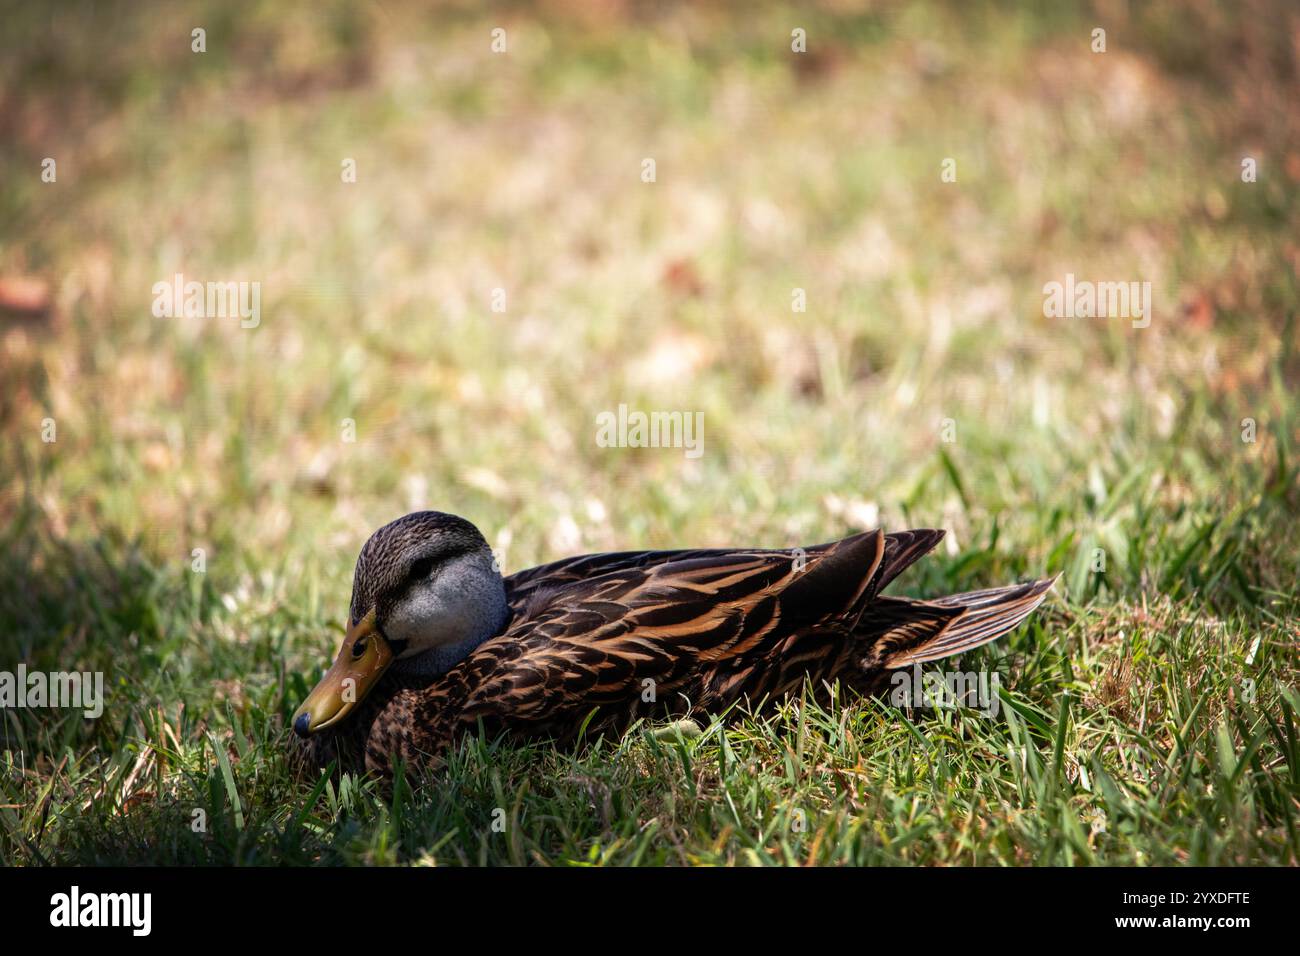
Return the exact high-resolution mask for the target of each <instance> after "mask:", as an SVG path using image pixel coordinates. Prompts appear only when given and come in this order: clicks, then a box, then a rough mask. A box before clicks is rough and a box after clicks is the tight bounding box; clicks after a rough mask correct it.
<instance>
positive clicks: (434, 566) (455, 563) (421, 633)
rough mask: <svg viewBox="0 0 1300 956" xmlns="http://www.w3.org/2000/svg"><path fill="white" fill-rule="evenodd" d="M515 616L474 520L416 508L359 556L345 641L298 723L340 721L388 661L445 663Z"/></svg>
mask: <svg viewBox="0 0 1300 956" xmlns="http://www.w3.org/2000/svg"><path fill="white" fill-rule="evenodd" d="M509 616H510V611H509V608H508V606H507V605H506V591H505V582H504V581H503V580H502V578H501V572H500V570H499V569H498V568H497V564H496V561H495V559H494V558H493V555H492V550H491V549H490V548H489V547H488V544H487V542H486V541H485V540H484V539H483V535H482V534H480V533H479V530H478V529H477V528H475V527H474V526H473V525H472V524H470V523H469V522H468V521H466V520H464V519H463V518H458V517H456V516H455V515H449V514H443V513H442V512H440V511H417V512H414V513H413V514H409V515H406V516H405V517H404V518H398V519H397V520H396V521H394V522H392V523H390V524H386V525H384V526H383V527H382V528H380V529H379V530H378V531H376V532H375V533H374V534H372V535H371V536H370V540H369V541H367V542H366V543H365V546H364V547H363V548H362V549H361V554H360V555H359V556H358V557H357V569H356V573H355V575H354V576H353V579H352V605H351V610H350V612H349V616H348V628H347V633H346V635H345V636H344V638H343V646H342V647H341V648H339V653H338V656H337V657H336V658H335V659H334V664H333V665H332V666H331V667H330V669H329V670H328V671H326V672H325V676H324V677H322V678H321V680H320V683H319V684H317V685H316V687H315V689H314V690H312V692H311V693H310V694H309V695H308V696H307V700H306V701H304V702H303V705H302V706H301V707H299V708H298V710H297V712H296V713H295V714H294V715H293V729H294V731H295V732H297V733H298V734H299V735H300V736H303V737H306V736H308V735H310V734H312V733H315V732H316V731H318V730H323V729H324V728H326V727H331V726H333V725H334V724H336V723H338V722H339V721H341V720H343V719H344V718H345V717H346V716H347V715H348V714H349V713H350V712H351V711H352V710H353V708H355V707H356V706H357V704H359V703H360V702H361V701H362V700H363V699H364V698H365V696H366V694H367V693H368V692H369V691H370V690H371V688H373V687H374V686H375V683H376V682H377V681H378V680H379V678H380V676H381V675H383V673H384V672H385V671H387V670H388V669H389V668H390V667H392V668H395V669H401V670H407V671H411V672H414V673H419V674H428V675H430V676H433V675H436V674H440V673H443V672H445V671H447V670H449V669H450V668H451V667H453V666H455V665H456V664H457V663H458V662H460V661H461V660H463V659H464V658H465V657H467V656H468V655H469V653H470V652H471V651H473V650H474V648H475V647H477V646H478V645H479V644H481V643H482V642H483V641H485V640H487V639H488V638H490V637H492V636H494V635H495V634H498V633H500V631H501V629H502V628H503V627H504V626H505V623H506V621H507V620H508V618H509Z"/></svg>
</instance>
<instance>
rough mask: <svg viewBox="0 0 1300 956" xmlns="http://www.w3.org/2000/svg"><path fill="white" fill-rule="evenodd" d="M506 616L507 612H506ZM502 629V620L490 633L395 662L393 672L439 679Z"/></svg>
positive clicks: (503, 625) (472, 636) (476, 635)
mask: <svg viewBox="0 0 1300 956" xmlns="http://www.w3.org/2000/svg"><path fill="white" fill-rule="evenodd" d="M508 616H509V612H508V611H507V617H508ZM504 627H505V620H502V622H501V625H500V626H499V627H494V628H492V629H491V631H487V632H484V633H480V634H474V635H471V636H470V637H467V638H465V640H463V641H461V642H460V643H459V644H444V645H442V646H440V647H435V648H432V649H430V650H427V651H425V652H424V653H423V654H417V655H415V656H414V657H407V658H403V659H402V660H399V661H395V662H394V663H393V670H395V671H399V672H400V673H402V674H408V675H410V676H411V677H439V676H441V675H442V674H445V673H447V671H449V670H451V669H452V668H453V667H455V666H456V665H457V664H459V663H460V662H461V661H463V660H464V659H465V658H467V657H469V656H470V655H471V654H473V653H474V650H475V648H477V647H478V646H479V645H480V644H482V643H483V642H484V641H486V640H487V639H488V638H490V637H495V636H496V635H497V634H498V633H500V631H501V630H502V629H503V628H504Z"/></svg>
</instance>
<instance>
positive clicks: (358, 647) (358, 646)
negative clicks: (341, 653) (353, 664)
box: [352, 637, 366, 661]
mask: <svg viewBox="0 0 1300 956" xmlns="http://www.w3.org/2000/svg"><path fill="white" fill-rule="evenodd" d="M365 652H366V639H365V638H364V637H363V638H361V640H359V641H357V642H356V643H355V644H353V645H352V659H353V660H354V661H355V660H360V659H361V655H362V654H364V653H365Z"/></svg>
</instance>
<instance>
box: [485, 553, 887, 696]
mask: <svg viewBox="0 0 1300 956" xmlns="http://www.w3.org/2000/svg"><path fill="white" fill-rule="evenodd" d="M884 552H885V536H884V535H883V534H881V532H879V531H874V532H868V533H865V534H860V535H854V536H853V537H850V538H845V539H844V540H842V541H837V542H834V543H832V544H829V545H824V546H821V547H820V548H816V549H804V550H802V551H801V550H794V551H708V552H680V553H678V554H677V555H674V556H672V557H668V558H665V559H663V560H649V559H647V557H646V555H650V554H653V555H654V556H655V557H656V558H657V557H658V556H659V555H662V554H663V552H657V553H656V552H640V553H635V554H634V553H631V552H626V553H621V554H618V555H596V556H589V557H586V558H579V559H572V561H570V562H561V564H562V565H564V566H565V567H564V568H563V569H560V571H559V572H558V573H549V574H547V575H545V577H546V578H547V579H548V580H547V583H548V585H549V587H548V588H547V589H546V590H541V589H534V593H533V595H532V596H531V597H530V598H528V599H526V600H525V601H524V602H523V603H524V606H525V608H526V610H527V611H528V613H526V614H522V615H520V614H517V615H516V617H515V619H514V620H513V621H512V623H511V624H510V626H509V627H508V628H507V630H506V632H505V633H503V634H502V635H500V636H499V637H497V638H494V639H493V640H491V641H488V642H487V643H486V644H484V645H482V646H481V647H480V648H479V649H478V650H477V651H475V653H474V655H473V656H472V658H471V659H470V661H468V662H467V664H469V665H470V666H471V667H472V669H473V671H474V674H473V678H472V681H471V683H472V685H473V687H474V689H473V691H472V692H471V693H470V694H469V698H468V700H467V701H466V706H465V707H464V710H463V714H464V718H465V719H466V720H467V721H469V722H473V721H475V720H477V719H479V718H483V719H485V720H487V721H489V722H491V718H492V717H494V716H496V717H504V716H508V719H509V720H510V721H512V722H547V721H554V720H556V719H557V718H559V717H563V716H572V715H575V714H577V715H581V714H583V713H586V712H588V711H590V710H591V709H592V708H593V707H598V706H602V705H615V704H619V705H625V704H629V703H630V704H631V705H633V706H635V704H636V701H638V700H643V699H644V694H645V692H646V691H647V689H648V690H649V691H650V692H651V694H652V695H653V696H657V697H659V698H667V697H669V696H670V695H673V696H680V695H684V696H685V697H687V698H690V700H691V702H692V703H693V704H695V705H705V706H711V705H712V704H714V703H725V702H727V701H729V700H734V699H738V698H739V697H740V696H741V695H743V694H750V695H751V696H760V695H761V693H768V692H774V691H775V690H778V689H779V688H778V687H776V686H775V685H776V684H780V683H782V682H783V681H790V680H799V679H802V674H803V673H805V672H807V671H808V670H810V669H815V668H816V667H818V666H819V665H822V664H825V663H826V661H827V660H828V659H829V658H830V657H831V656H834V655H839V654H841V653H845V647H844V644H845V642H844V641H843V640H842V639H838V638H840V637H843V636H845V635H847V634H848V633H850V632H851V630H852V628H853V626H854V624H855V623H856V620H857V617H858V616H859V615H860V613H861V610H862V607H863V606H864V604H865V603H866V602H867V601H868V600H869V598H870V596H871V595H872V594H873V593H874V590H873V585H874V584H876V583H877V582H878V581H879V572H880V570H881V566H882V559H883V557H884ZM583 561H587V562H591V563H590V564H587V565H583V564H581V562H583ZM610 565H612V566H613V567H612V569H608V570H605V571H604V573H599V574H593V573H592V572H593V571H595V569H597V568H600V567H606V568H608V567H609V566H610ZM647 682H649V683H647Z"/></svg>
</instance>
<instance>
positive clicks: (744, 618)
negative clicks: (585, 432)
mask: <svg viewBox="0 0 1300 956" xmlns="http://www.w3.org/2000/svg"><path fill="white" fill-rule="evenodd" d="M943 536H944V532H943V531H942V530H937V529H916V530H908V531H896V532H892V533H889V534H886V533H884V532H883V531H882V530H879V529H878V530H875V531H867V532H861V533H857V534H853V535H850V536H849V537H845V538H842V539H840V540H837V541H831V542H828V543H825V544H819V545H812V546H809V547H798V548H789V549H759V548H703V549H684V550H659V551H617V552H606V553H599V554H585V555H578V556H575V557H570V558H565V559H562V560H558V561H553V562H551V563H548V564H543V565H540V566H538V567H533V568H528V569H527V570H522V571H519V572H516V573H514V574H510V575H508V576H506V575H503V574H502V573H501V570H500V566H499V563H498V562H497V560H496V558H495V556H494V554H493V552H492V549H491V548H490V547H489V546H488V543H487V540H486V539H485V538H484V537H483V534H482V533H481V532H480V531H479V530H478V529H477V528H476V527H475V526H474V525H473V524H472V523H470V522H469V521H467V520H465V519H464V518H461V517H458V516H456V515H452V514H448V513H444V512H439V511H418V512H414V513H411V514H407V515H405V516H403V517H401V518H398V519H397V520H395V521H392V522H390V523H389V524H386V525H384V526H383V527H382V528H380V529H379V530H378V531H376V532H374V534H372V535H371V536H370V538H369V539H368V540H367V541H366V542H365V544H364V546H363V547H362V549H361V552H360V554H359V555H358V557H357V562H356V569H355V572H354V575H353V581H352V599H351V603H350V607H349V613H348V621H347V626H346V628H345V633H344V637H343V640H342V644H341V646H340V647H339V650H338V653H337V655H336V656H335V658H334V661H333V663H332V664H331V665H330V666H329V668H328V669H327V670H326V671H325V672H324V675H323V676H322V677H321V679H320V681H319V683H317V684H316V686H315V687H314V689H313V690H312V691H311V692H310V693H309V694H308V696H307V698H306V700H305V701H304V702H303V704H302V706H301V707H299V708H298V710H297V711H296V712H295V713H294V714H293V715H292V717H291V720H290V723H291V726H292V728H293V731H294V733H295V734H296V736H297V737H298V738H299V744H298V745H299V746H300V747H301V748H302V753H301V755H302V756H303V757H304V758H305V759H306V760H307V762H308V763H309V764H312V765H314V766H317V767H326V766H329V765H331V764H334V765H335V766H337V767H338V768H346V769H350V770H355V771H357V772H359V773H373V774H376V775H378V776H379V777H381V778H382V777H391V776H392V774H393V768H394V767H395V766H396V763H397V761H401V762H402V764H403V765H404V766H405V767H416V768H427V769H435V768H437V767H439V766H441V765H442V764H443V763H444V762H445V758H446V755H447V753H448V750H449V748H451V747H453V746H455V745H456V743H457V742H458V741H459V740H460V738H462V737H464V736H466V735H471V734H475V733H479V732H485V733H487V734H489V735H493V736H496V735H505V736H508V737H510V738H515V739H521V740H526V739H534V738H550V739H552V740H554V741H557V742H570V743H572V742H574V741H577V740H578V739H579V738H581V737H582V736H583V735H588V736H591V737H594V736H595V735H598V734H601V733H611V734H613V733H620V732H622V731H624V730H626V729H627V728H628V727H629V726H630V725H632V724H633V723H634V722H636V721H637V720H640V719H665V720H675V721H684V720H693V719H694V718H696V717H707V716H708V715H713V714H719V713H724V712H728V711H729V710H730V709H732V708H733V705H735V704H737V703H741V702H749V703H750V704H751V705H754V706H761V705H762V704H763V703H764V702H771V701H776V700H779V699H781V698H783V697H786V696H788V695H790V694H792V693H795V692H797V691H798V690H799V689H800V688H801V687H803V685H804V682H805V681H811V682H812V683H813V686H814V687H821V688H828V687H830V686H832V684H833V683H834V682H839V684H840V685H841V686H845V687H848V688H849V689H850V690H851V691H853V692H856V693H860V694H873V693H879V692H880V691H881V689H882V688H883V687H884V686H885V685H886V684H887V682H888V679H889V676H890V675H891V674H893V673H896V672H898V671H901V670H904V669H908V668H914V667H916V666H918V665H920V664H923V663H927V662H930V661H935V660H938V659H941V658H944V657H948V656H950V655H954V654H960V653H962V652H964V651H968V650H971V649H973V648H976V647H979V646H981V645H983V644H987V643H988V642H990V641H993V640H996V639H997V638H999V637H1001V636H1002V635H1004V634H1006V633H1007V632H1009V631H1011V630H1013V629H1014V628H1015V627H1017V626H1018V625H1019V624H1020V623H1021V622H1022V621H1024V620H1025V618H1027V617H1028V616H1029V615H1030V614H1031V613H1032V612H1033V611H1034V609H1035V608H1037V607H1038V606H1039V604H1041V603H1042V601H1043V599H1044V598H1045V596H1046V595H1047V593H1048V592H1049V590H1050V589H1051V587H1052V585H1053V583H1054V581H1055V579H1054V578H1049V579H1039V580H1032V581H1029V582H1025V583H1021V584H1013V585H1007V586H1003V587H995V588H988V589H984V590H976V591H967V592H963V593H959V594H950V595H947V596H943V597H938V598H935V599H931V600H917V599H912V598H907V597H898V596H890V595H885V594H882V593H881V592H882V591H883V590H884V589H885V588H886V587H887V586H888V585H889V584H890V582H892V581H893V580H894V579H895V578H896V577H897V576H898V575H899V573H901V572H902V571H903V570H904V569H906V568H907V567H908V566H910V565H911V564H913V563H914V562H916V561H917V560H918V559H920V558H921V557H922V556H924V555H925V554H926V553H927V552H929V551H930V550H932V549H933V548H934V547H935V545H936V544H938V543H939V541H940V540H941V539H942V538H943Z"/></svg>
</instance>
